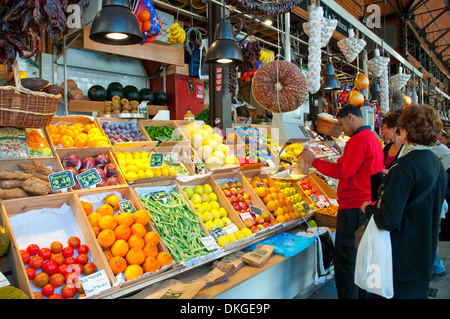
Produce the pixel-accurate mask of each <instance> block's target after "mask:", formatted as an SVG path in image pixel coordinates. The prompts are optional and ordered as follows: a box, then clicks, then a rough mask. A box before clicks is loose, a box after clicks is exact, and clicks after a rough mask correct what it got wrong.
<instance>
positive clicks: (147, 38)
mask: <svg viewBox="0 0 450 319" xmlns="http://www.w3.org/2000/svg"><path fill="white" fill-rule="evenodd" d="M142 10H147V11H148V12H149V13H150V19H149V21H150V28H149V29H148V30H145V31H144V30H143V31H142V36H143V37H144V41H142V42H141V44H145V43H149V42H153V41H154V40H155V39H156V38H157V37H158V36H159V35H160V34H161V32H162V23H161V19H160V18H159V17H158V13H157V12H156V10H155V7H154V6H153V2H151V1H150V0H140V1H139V2H138V3H137V5H136V8H135V10H134V14H135V15H136V16H138V15H139V13H140V12H141V11H142Z"/></svg>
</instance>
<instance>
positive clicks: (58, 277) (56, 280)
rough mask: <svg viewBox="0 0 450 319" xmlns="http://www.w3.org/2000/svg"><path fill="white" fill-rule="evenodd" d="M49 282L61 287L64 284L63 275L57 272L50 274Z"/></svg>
mask: <svg viewBox="0 0 450 319" xmlns="http://www.w3.org/2000/svg"><path fill="white" fill-rule="evenodd" d="M50 283H51V284H52V285H53V286H54V287H61V286H62V285H63V284H64V275H63V274H60V273H59V272H58V273H56V274H53V275H51V276H50Z"/></svg>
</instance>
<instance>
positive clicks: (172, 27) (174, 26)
mask: <svg viewBox="0 0 450 319" xmlns="http://www.w3.org/2000/svg"><path fill="white" fill-rule="evenodd" d="M179 27H180V25H179V24H178V22H175V23H174V24H172V25H171V26H170V28H169V29H167V30H166V33H171V32H172V31H173V30H175V28H179Z"/></svg>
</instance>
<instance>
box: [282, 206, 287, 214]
mask: <svg viewBox="0 0 450 319" xmlns="http://www.w3.org/2000/svg"><path fill="white" fill-rule="evenodd" d="M281 208H282V209H283V211H284V213H285V214H286V213H289V207H287V206H281Z"/></svg>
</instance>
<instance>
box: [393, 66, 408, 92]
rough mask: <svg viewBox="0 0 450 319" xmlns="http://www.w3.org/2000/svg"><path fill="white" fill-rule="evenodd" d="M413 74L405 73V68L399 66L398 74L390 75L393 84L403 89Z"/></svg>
mask: <svg viewBox="0 0 450 319" xmlns="http://www.w3.org/2000/svg"><path fill="white" fill-rule="evenodd" d="M410 77H411V74H403V68H402V67H399V68H398V74H396V75H393V76H391V77H390V81H391V85H392V86H393V87H395V88H397V89H402V88H403V87H404V86H405V85H406V83H408V81H409V78H410Z"/></svg>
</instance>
